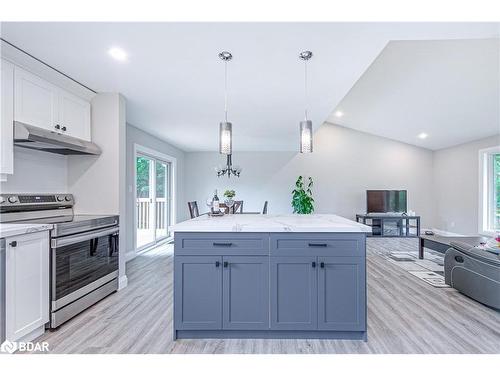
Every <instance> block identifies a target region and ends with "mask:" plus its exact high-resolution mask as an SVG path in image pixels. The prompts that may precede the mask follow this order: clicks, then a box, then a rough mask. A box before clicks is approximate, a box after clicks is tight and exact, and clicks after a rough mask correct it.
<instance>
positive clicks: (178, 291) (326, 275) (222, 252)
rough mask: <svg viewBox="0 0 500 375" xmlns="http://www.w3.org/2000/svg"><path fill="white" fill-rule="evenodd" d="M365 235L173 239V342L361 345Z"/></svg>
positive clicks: (215, 235)
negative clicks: (283, 340) (351, 341)
mask: <svg viewBox="0 0 500 375" xmlns="http://www.w3.org/2000/svg"><path fill="white" fill-rule="evenodd" d="M365 241H366V237H365V234H364V233H198V232H180V233H176V234H175V256H174V258H175V260H174V339H178V338H319V339H361V340H366V338H367V335H366V329H367V327H366V254H365V251H366V250H365Z"/></svg>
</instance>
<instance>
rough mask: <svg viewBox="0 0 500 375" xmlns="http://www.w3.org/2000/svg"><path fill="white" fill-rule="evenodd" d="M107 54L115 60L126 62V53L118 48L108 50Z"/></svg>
mask: <svg viewBox="0 0 500 375" xmlns="http://www.w3.org/2000/svg"><path fill="white" fill-rule="evenodd" d="M108 54H109V55H110V56H111V57H112V58H113V59H115V60H118V61H125V60H127V52H125V51H124V50H123V49H121V48H120V47H111V48H110V49H109V50H108Z"/></svg>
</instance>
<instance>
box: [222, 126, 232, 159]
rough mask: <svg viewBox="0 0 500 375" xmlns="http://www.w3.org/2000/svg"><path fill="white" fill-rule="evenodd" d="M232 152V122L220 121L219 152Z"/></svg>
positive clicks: (228, 153) (226, 153)
mask: <svg viewBox="0 0 500 375" xmlns="http://www.w3.org/2000/svg"><path fill="white" fill-rule="evenodd" d="M232 152H233V124H231V123H230V122H221V123H220V126H219V153H221V154H224V155H231V154H232Z"/></svg>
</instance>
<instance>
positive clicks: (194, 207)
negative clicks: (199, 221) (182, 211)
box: [188, 201, 200, 219]
mask: <svg viewBox="0 0 500 375" xmlns="http://www.w3.org/2000/svg"><path fill="white" fill-rule="evenodd" d="M188 208H189V215H190V216H191V219H194V218H195V217H198V216H200V211H199V210H198V203H197V202H196V201H192V202H188Z"/></svg>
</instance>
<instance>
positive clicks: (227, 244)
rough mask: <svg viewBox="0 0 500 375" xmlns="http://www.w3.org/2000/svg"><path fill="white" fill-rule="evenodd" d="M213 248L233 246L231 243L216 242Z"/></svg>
mask: <svg viewBox="0 0 500 375" xmlns="http://www.w3.org/2000/svg"><path fill="white" fill-rule="evenodd" d="M212 245H213V246H227V247H229V246H232V245H233V244H232V243H231V242H214V243H213V244H212Z"/></svg>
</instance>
